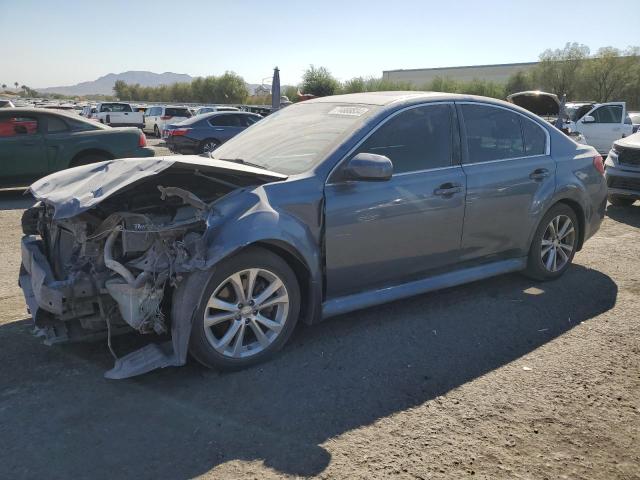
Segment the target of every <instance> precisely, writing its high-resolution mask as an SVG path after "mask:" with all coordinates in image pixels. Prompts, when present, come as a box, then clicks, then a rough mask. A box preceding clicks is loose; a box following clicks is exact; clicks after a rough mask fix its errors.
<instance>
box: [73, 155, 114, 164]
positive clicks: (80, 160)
mask: <svg viewBox="0 0 640 480" xmlns="http://www.w3.org/2000/svg"><path fill="white" fill-rule="evenodd" d="M105 160H111V157H109V156H108V155H106V154H104V153H86V154H84V155H80V156H78V157H76V158H74V159H73V161H72V162H71V165H70V166H71V167H78V166H80V165H88V164H90V163H98V162H104V161H105Z"/></svg>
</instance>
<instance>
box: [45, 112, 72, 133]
mask: <svg viewBox="0 0 640 480" xmlns="http://www.w3.org/2000/svg"><path fill="white" fill-rule="evenodd" d="M67 130H69V127H68V126H67V124H66V123H65V122H64V120H62V119H61V118H58V117H54V116H53V115H49V116H48V117H47V133H60V132H66V131H67Z"/></svg>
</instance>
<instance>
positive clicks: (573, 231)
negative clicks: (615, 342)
mask: <svg viewBox="0 0 640 480" xmlns="http://www.w3.org/2000/svg"><path fill="white" fill-rule="evenodd" d="M211 155H212V156H211V157H207V156H175V157H166V158H145V159H124V160H114V161H107V162H101V163H97V164H92V165H85V166H81V167H77V168H73V169H70V170H66V171H62V172H58V173H55V174H53V175H50V176H48V177H45V178H43V179H41V180H39V181H38V182H36V183H34V184H33V185H32V186H31V193H32V194H33V195H34V197H35V198H36V199H37V200H38V202H37V203H36V204H35V205H34V206H33V207H32V208H30V209H28V210H27V211H26V212H25V213H24V216H23V221H22V224H23V230H24V234H25V236H24V237H23V240H22V267H21V272H20V279H19V282H20V286H21V287H22V289H23V291H24V295H25V299H26V302H27V305H28V308H29V311H30V312H31V315H32V316H33V319H34V322H35V326H36V332H37V333H38V334H39V335H41V336H42V337H43V338H44V339H45V342H47V343H49V344H53V343H58V342H64V341H77V340H87V339H98V338H100V339H107V343H108V345H109V347H110V348H111V342H110V340H111V337H112V336H113V335H117V334H120V333H124V332H131V331H132V330H134V331H137V332H139V333H141V334H148V335H149V336H150V339H151V341H150V343H149V344H148V345H146V346H145V347H143V348H141V349H139V350H137V351H134V352H131V353H129V354H128V355H125V356H123V357H120V358H117V359H116V362H115V365H114V367H113V369H111V370H109V371H108V372H106V374H105V376H107V377H108V378H126V377H130V376H134V375H138V374H141V373H144V372H147V371H150V370H152V369H155V368H160V367H167V366H179V365H183V364H184V363H185V362H186V358H187V353H190V354H191V355H192V356H193V357H194V358H196V359H197V360H198V361H200V362H201V363H203V364H204V365H206V366H208V367H217V368H241V367H245V366H248V365H251V364H254V363H256V362H259V361H262V360H264V359H266V358H267V357H269V356H271V355H272V354H273V353H275V352H276V351H277V350H278V349H280V348H281V347H282V346H283V345H284V343H285V342H286V341H287V339H288V338H289V337H290V335H291V333H292V331H293V329H294V327H295V325H296V323H297V322H298V319H301V320H302V321H304V322H306V323H309V324H311V323H314V322H317V321H319V320H321V319H323V318H327V317H330V316H333V315H338V314H342V313H346V312H350V311H353V310H356V309H359V308H363V307H367V306H372V305H376V304H380V303H383V302H387V301H391V300H397V299H400V298H405V297H408V296H411V295H415V294H418V293H422V292H427V291H431V290H435V289H438V288H444V287H449V286H452V285H458V284H461V283H465V282H468V281H474V280H479V279H482V278H487V277H490V276H493V275H498V274H501V273H507V272H514V271H519V270H525V271H526V273H527V274H529V275H530V276H532V277H534V278H537V279H541V280H544V279H553V278H557V277H558V276H560V275H562V273H563V272H564V271H565V270H566V269H567V268H568V267H569V265H570V263H571V260H572V259H573V255H574V253H575V252H576V251H577V250H579V249H580V248H581V247H582V245H583V243H584V241H585V240H587V239H588V238H589V237H590V236H591V235H593V234H594V233H595V232H596V231H597V229H598V228H599V226H600V223H601V221H602V218H603V215H604V206H605V202H606V185H605V182H604V178H603V175H602V159H601V158H600V157H599V156H598V155H597V152H595V150H593V148H591V147H588V146H584V145H578V144H576V143H575V142H573V141H572V140H570V139H569V138H567V137H566V136H564V135H563V134H562V133H561V132H560V131H559V130H556V129H555V128H554V127H552V126H550V125H548V124H547V123H546V122H544V121H542V120H540V119H539V118H538V117H536V116H534V115H532V114H530V113H529V112H527V111H525V110H523V109H521V108H519V107H516V106H513V105H510V104H507V103H505V102H501V101H497V100H491V99H487V98H482V97H471V96H460V95H450V94H437V93H419V92H404V93H403V92H391V93H389V92H387V93H385V92H381V93H371V94H354V95H345V96H337V97H325V98H320V99H316V100H312V101H307V102H303V103H300V104H296V105H293V106H290V107H287V108H286V109H284V110H282V111H280V112H278V113H276V114H274V115H272V116H269V117H268V118H266V119H265V120H263V121H261V122H260V123H258V124H256V125H254V126H252V127H251V128H249V129H247V130H246V131H245V132H243V133H241V134H240V135H238V136H237V137H235V138H234V139H232V140H230V141H229V142H228V143H226V144H224V145H222V146H221V147H220V148H218V149H217V150H216V151H215V152H214V153H213V154H211ZM168 337H170V338H168ZM167 338H168V339H167ZM163 339H165V340H163ZM112 353H113V350H112ZM114 356H115V354H114Z"/></svg>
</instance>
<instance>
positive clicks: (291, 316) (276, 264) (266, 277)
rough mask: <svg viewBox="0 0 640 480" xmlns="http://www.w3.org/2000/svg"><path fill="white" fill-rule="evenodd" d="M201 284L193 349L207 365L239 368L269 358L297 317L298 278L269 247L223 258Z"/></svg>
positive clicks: (197, 358)
mask: <svg viewBox="0 0 640 480" xmlns="http://www.w3.org/2000/svg"><path fill="white" fill-rule="evenodd" d="M203 288H204V290H203V294H202V296H201V299H202V300H201V302H200V305H199V306H198V308H197V310H196V312H195V316H194V318H193V326H192V330H191V339H190V342H189V351H190V353H191V355H192V356H193V357H194V358H195V359H196V360H198V361H199V362H200V363H202V364H203V365H205V366H207V367H209V368H215V367H217V368H222V369H238V368H244V367H247V366H249V365H253V364H255V363H258V362H261V361H264V360H266V359H267V358H269V357H270V356H272V355H273V354H274V353H275V352H277V351H278V350H279V349H280V348H282V346H283V345H284V344H285V343H286V341H287V340H288V339H289V337H290V336H291V333H292V332H293V329H294V327H295V325H296V323H297V321H298V316H299V313H300V288H299V286H298V281H297V279H296V276H295V274H294V273H293V271H292V270H291V268H290V267H289V265H288V264H287V263H286V262H285V261H284V260H283V259H282V258H281V257H279V256H277V255H275V254H273V253H272V252H270V251H268V250H265V249H262V248H251V249H249V250H245V251H243V252H241V253H239V254H238V255H235V256H233V257H231V258H229V259H227V260H223V261H222V262H221V263H219V264H218V265H216V267H215V268H214V269H213V272H212V273H211V274H210V277H209V281H208V283H207V284H206V285H205V286H204V287H203Z"/></svg>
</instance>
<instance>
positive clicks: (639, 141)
mask: <svg viewBox="0 0 640 480" xmlns="http://www.w3.org/2000/svg"><path fill="white" fill-rule="evenodd" d="M613 144H614V145H619V146H621V147H623V148H636V149H639V150H640V132H638V133H634V134H633V135H629V136H628V137H624V138H619V139H618V140H616V141H615V142H613Z"/></svg>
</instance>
